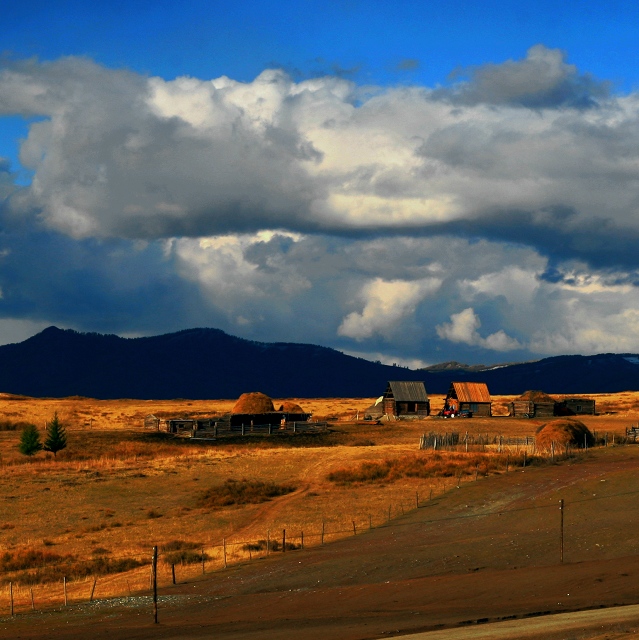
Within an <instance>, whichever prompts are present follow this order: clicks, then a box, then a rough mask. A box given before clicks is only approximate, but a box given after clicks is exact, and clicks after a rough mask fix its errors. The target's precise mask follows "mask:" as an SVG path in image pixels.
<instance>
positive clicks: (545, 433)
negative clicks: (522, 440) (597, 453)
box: [536, 418, 595, 450]
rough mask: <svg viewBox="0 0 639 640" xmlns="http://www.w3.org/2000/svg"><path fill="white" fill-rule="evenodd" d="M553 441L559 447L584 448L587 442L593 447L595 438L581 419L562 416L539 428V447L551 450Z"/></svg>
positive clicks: (537, 442) (537, 440) (537, 443)
mask: <svg viewBox="0 0 639 640" xmlns="http://www.w3.org/2000/svg"><path fill="white" fill-rule="evenodd" d="M553 442H554V443H555V447H558V448H559V449H562V448H565V447H566V445H570V446H573V447H581V448H583V447H584V444H585V443H587V444H588V446H589V447H592V446H593V445H594V444H595V439H594V437H593V435H592V433H591V432H590V429H588V427H587V426H586V425H585V424H584V423H583V422H581V421H580V420H571V419H570V418H562V419H561V420H553V421H552V422H548V423H546V424H542V425H541V427H539V429H537V439H536V446H537V449H540V450H550V448H551V443H553Z"/></svg>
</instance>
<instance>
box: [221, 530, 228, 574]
mask: <svg viewBox="0 0 639 640" xmlns="http://www.w3.org/2000/svg"><path fill="white" fill-rule="evenodd" d="M222 548H223V550H224V568H225V569H226V568H227V564H226V538H222Z"/></svg>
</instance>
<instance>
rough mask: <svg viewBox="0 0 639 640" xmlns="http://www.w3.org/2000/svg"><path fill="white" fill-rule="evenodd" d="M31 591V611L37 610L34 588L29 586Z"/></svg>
mask: <svg viewBox="0 0 639 640" xmlns="http://www.w3.org/2000/svg"><path fill="white" fill-rule="evenodd" d="M29 593H30V594H31V611H35V601H34V600H33V589H32V588H31V587H29Z"/></svg>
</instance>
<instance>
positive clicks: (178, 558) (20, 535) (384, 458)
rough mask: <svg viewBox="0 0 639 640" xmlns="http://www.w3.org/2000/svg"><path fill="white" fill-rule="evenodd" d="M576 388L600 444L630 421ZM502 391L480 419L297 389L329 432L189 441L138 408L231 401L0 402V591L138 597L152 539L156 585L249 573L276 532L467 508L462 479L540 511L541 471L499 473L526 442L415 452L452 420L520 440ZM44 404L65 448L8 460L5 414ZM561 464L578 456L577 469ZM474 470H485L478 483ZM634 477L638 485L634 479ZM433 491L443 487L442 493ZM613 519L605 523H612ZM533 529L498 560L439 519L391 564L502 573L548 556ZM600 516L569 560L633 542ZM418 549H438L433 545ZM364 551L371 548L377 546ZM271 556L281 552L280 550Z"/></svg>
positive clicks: (478, 537) (518, 466) (31, 414)
mask: <svg viewBox="0 0 639 640" xmlns="http://www.w3.org/2000/svg"><path fill="white" fill-rule="evenodd" d="M589 397H595V399H596V401H597V413H598V415H595V416H580V419H581V420H582V421H583V422H584V423H586V424H587V426H588V427H589V428H590V429H591V430H592V431H596V432H597V433H598V434H600V435H601V434H608V442H609V443H610V445H612V443H613V441H615V439H616V443H619V442H620V441H621V440H623V437H624V436H625V433H626V429H627V428H628V427H631V426H633V425H636V424H637V422H638V421H639V393H631V392H628V393H622V394H610V395H596V396H589ZM511 399H512V398H510V397H507V396H501V397H496V398H494V405H493V406H494V413H496V414H498V415H495V416H493V417H492V418H472V419H457V420H444V419H442V418H439V417H436V416H431V417H429V418H424V419H421V420H405V421H404V420H402V421H390V422H389V421H386V420H384V421H381V422H380V423H375V422H371V421H363V420H360V421H356V420H355V418H356V416H357V415H358V414H359V415H360V417H361V416H362V415H363V411H364V409H365V408H366V407H368V406H369V405H370V404H371V403H372V401H373V399H372V398H364V399H361V398H360V399H357V398H356V399H312V400H308V399H297V400H296V402H298V403H299V404H301V405H302V407H303V408H304V409H305V410H307V411H311V412H312V413H313V415H314V417H315V418H318V419H328V420H329V421H330V424H331V431H330V432H329V433H325V434H317V435H297V436H288V437H283V436H273V437H270V438H269V437H262V436H252V437H251V436H249V437H246V438H230V439H228V440H219V441H216V442H196V441H191V440H189V439H188V438H176V437H173V436H171V435H169V434H165V433H161V432H160V433H158V432H155V431H149V430H145V429H144V428H143V420H144V417H145V416H146V415H147V414H150V413H153V414H154V415H156V416H158V417H182V416H189V417H210V416H216V415H221V414H223V413H226V412H228V411H230V409H231V407H232V406H233V404H234V401H232V400H229V401H219V400H212V401H205V400H198V401H195V400H175V401H139V400H119V401H98V400H91V399H86V398H79V397H78V398H64V399H33V398H24V397H21V396H7V395H5V396H0V468H1V470H2V473H1V474H0V483H1V490H0V503H1V505H2V509H1V511H0V571H1V574H0V581H1V584H2V585H4V586H0V593H4V591H6V589H7V585H8V583H9V581H11V583H12V588H13V592H14V598H15V607H16V610H17V611H18V612H28V611H29V610H30V609H31V607H32V606H33V605H32V601H31V597H32V596H33V599H34V600H33V602H34V603H35V606H36V608H42V607H47V606H53V605H59V604H60V601H61V598H62V592H61V587H60V584H61V580H62V579H63V578H66V579H67V597H68V600H69V602H70V603H73V602H81V601H82V602H84V601H86V600H87V599H88V597H89V593H90V592H91V590H92V589H93V588H95V593H94V597H95V598H96V599H97V598H104V597H107V596H114V595H126V594H129V593H131V594H135V593H143V592H144V593H148V585H149V568H148V564H149V560H150V557H151V549H152V547H153V546H155V545H157V546H158V547H159V549H160V570H159V575H160V581H161V583H162V584H163V585H165V586H166V585H170V583H171V582H172V576H171V564H173V565H174V566H175V571H176V574H177V578H178V579H177V581H178V583H179V582H180V581H184V580H187V579H189V580H196V579H201V577H202V573H203V569H204V572H205V573H206V574H209V573H211V572H214V571H216V570H219V569H221V568H222V567H223V566H224V564H225V563H226V565H227V566H228V567H229V569H228V570H229V571H231V568H232V567H233V566H236V565H237V566H240V565H241V566H245V564H246V563H249V564H251V565H254V566H255V567H258V565H259V563H255V562H252V561H254V560H256V559H258V558H261V559H263V560H267V561H272V560H273V556H275V554H276V552H278V551H281V548H282V547H281V545H282V542H283V536H284V535H286V544H287V545H288V546H287V549H290V550H294V549H299V548H300V547H302V546H304V548H305V549H306V548H308V549H311V548H315V547H317V548H320V547H321V543H322V542H324V543H325V544H326V543H329V542H333V541H336V540H338V539H344V538H351V539H356V538H355V534H357V535H359V534H362V533H366V534H367V535H368V536H369V535H372V534H373V533H375V532H376V531H382V530H383V529H385V528H387V527H388V526H390V525H392V524H393V523H399V522H401V521H402V519H404V518H410V517H412V516H411V514H416V513H419V514H423V513H424V512H425V510H424V507H428V508H429V509H431V510H432V514H433V515H434V514H435V508H437V509H439V510H440V511H441V513H439V515H440V516H445V515H446V514H447V513H448V514H450V513H453V512H454V513H456V514H457V513H459V512H460V510H461V511H464V510H465V509H468V508H469V504H470V503H469V504H466V503H465V502H464V500H469V499H468V498H463V499H462V498H460V499H457V498H455V496H456V495H458V494H457V493H456V491H457V488H458V487H459V488H460V489H463V488H464V487H467V489H465V491H477V489H473V487H478V486H479V485H481V486H482V487H483V488H482V490H481V491H482V493H481V496H478V497H476V498H473V500H474V502H473V508H474V509H478V508H479V506H478V505H480V504H481V505H483V507H482V508H483V509H484V510H485V512H486V513H488V512H491V513H495V510H496V509H499V508H500V507H499V505H503V506H506V505H511V506H512V505H513V504H519V505H520V506H521V505H524V504H535V505H537V504H539V505H541V506H542V507H543V508H544V509H545V508H546V507H547V506H548V505H550V504H554V505H556V504H557V503H556V499H555V498H556V496H555V494H554V493H553V492H554V491H555V488H553V486H552V477H550V476H549V477H547V478H545V479H544V480H543V482H542V483H541V484H542V485H543V489H540V488H539V486H541V485H532V484H531V485H530V486H531V487H535V488H534V489H532V488H531V489H527V488H526V483H525V482H524V479H525V478H528V477H529V476H521V480H520V482H519V483H518V484H517V487H516V488H513V484H512V483H513V481H512V480H510V481H507V478H508V477H511V478H512V477H514V475H515V474H513V473H512V472H513V471H524V468H523V467H522V463H523V457H522V456H523V453H524V451H526V453H527V454H528V455H529V460H530V457H531V456H532V454H533V451H531V450H530V448H526V447H524V446H520V445H513V446H510V447H506V446H504V447H502V448H501V449H502V450H501V451H500V450H499V449H498V448H497V446H495V445H491V446H489V447H482V448H480V449H477V448H476V449H474V450H473V448H472V447H471V449H470V450H469V451H468V452H466V451H464V450H463V447H462V448H459V450H458V451H457V452H445V451H444V452H439V451H420V450H419V448H418V447H419V439H420V436H421V435H422V434H424V433H428V432H435V433H444V432H447V431H448V432H450V431H451V430H456V431H459V432H461V433H465V432H468V433H469V434H471V435H477V434H489V435H501V436H504V437H505V438H507V437H519V438H523V437H525V436H532V435H534V433H535V431H536V429H537V428H538V427H539V426H540V425H541V424H543V423H544V420H536V419H520V418H517V419H515V418H510V417H508V416H507V415H506V414H507V403H508V402H509V401H510V400H511ZM431 402H432V404H431V406H432V408H433V411H434V412H437V411H438V410H439V409H440V408H441V406H443V396H435V397H433V398H431ZM54 413H57V414H58V416H59V418H60V420H61V422H62V423H63V424H64V425H65V427H66V430H67V437H68V447H67V448H66V449H65V450H63V451H61V452H59V453H58V455H57V456H56V457H55V458H54V457H53V456H52V455H51V454H49V453H44V452H41V453H38V454H37V455H35V456H33V457H32V458H28V457H26V456H24V455H22V454H20V453H19V451H18V448H17V446H18V443H19V440H20V428H19V425H20V424H21V423H25V422H31V423H34V424H36V425H37V426H38V427H39V429H40V432H41V435H42V437H43V438H44V436H45V431H44V426H45V422H46V421H47V420H50V419H51V418H52V417H53V415H54ZM14 427H17V428H15V430H14ZM613 435H614V438H613ZM608 449H609V450H610V452H613V449H616V450H618V451H628V452H632V453H628V454H624V455H625V457H623V456H622V457H621V458H619V459H616V461H615V462H614V463H613V466H614V465H616V467H615V469H617V471H619V472H621V471H623V472H624V473H633V474H634V473H635V471H636V470H637V466H639V457H638V456H636V455H634V451H639V447H637V449H635V448H634V446H632V447H630V446H629V447H615V448H613V447H612V446H611V447H608ZM608 449H607V450H606V453H607V451H608ZM593 455H594V454H593ZM602 455H603V454H602ZM578 460H579V459H578ZM529 464H530V462H529ZM540 464H541V466H539V465H538V466H536V467H535V466H533V468H530V467H527V468H526V469H525V470H526V471H528V472H529V473H530V474H535V473H537V474H542V473H551V475H552V474H553V473H554V472H553V471H552V468H553V467H552V466H548V465H547V463H540ZM544 464H545V465H546V466H544ZM565 464H569V463H565ZM559 466H561V464H560V465H559ZM569 466H570V467H571V468H572V467H575V468H579V469H582V470H583V469H585V468H586V467H585V466H584V465H583V464H582V465H580V464H572V463H570V464H569ZM587 469H588V473H586V474H585V475H584V476H583V477H581V476H580V479H579V480H578V481H577V480H575V481H574V482H573V484H575V486H577V485H579V487H580V488H579V490H577V489H576V488H575V489H571V491H573V493H574V494H575V495H574V496H572V497H573V498H575V499H577V498H583V496H586V495H590V494H592V495H595V494H596V493H597V491H598V487H599V482H600V480H601V479H602V478H600V477H599V476H600V474H599V471H598V470H597V464H596V461H595V460H594V459H593V460H590V459H589V460H588V466H587ZM620 470H621V471H620ZM635 475H637V474H635ZM530 477H533V476H532V475H531V476H530ZM539 477H541V476H539ZM478 478H479V479H481V480H482V482H477V481H478ZM624 478H625V476H624ZM486 479H488V480H490V483H486V482H485V480H486ZM544 483H545V484H544ZM624 483H626V480H625V479H624V480H622V479H617V480H614V481H613V480H611V481H610V485H606V488H607V489H608V488H610V490H612V488H611V487H612V485H613V484H614V492H617V493H618V492H623V489H624V487H626V488H628V485H627V484H624ZM591 485H592V486H591ZM584 487H585V488H584ZM631 489H632V490H635V489H639V484H637V486H636V487H635V486H634V485H633V487H631ZM580 491H581V493H579V492H580ZM582 494H583V495H582ZM459 495H462V494H459ZM464 495H468V494H464ZM565 495H566V497H569V495H570V494H569V493H568V492H567V493H566V494H565ZM615 495H616V493H615ZM440 497H441V498H443V499H445V501H444V502H442V503H441V504H440V503H439V502H438V499H439V498H440ZM460 500H461V502H460ZM536 500H538V502H535V501H536ZM446 501H447V502H446ZM553 501H554V502H553ZM462 502H463V504H462ZM436 504H437V505H439V506H437V507H436ZM464 505H465V506H464ZM418 506H419V508H417V507H418ZM542 511H543V509H542ZM544 513H546V512H544ZM573 513H576V511H573ZM638 515H639V514H638ZM628 517H629V518H630V520H629V522H635V524H636V522H639V519H637V520H634V518H635V515H634V512H633V514H632V516H631V517H630V516H628ZM579 518H582V519H583V523H582V524H583V525H584V526H585V524H586V523H587V522H590V523H592V522H593V520H592V518H591V517H590V516H589V515H588V514H587V513H586V512H583V513H580V514H579ZM506 520H507V519H506V518H504V519H503V522H504V523H505V522H506ZM487 522H488V521H487ZM509 522H510V520H509ZM513 522H514V521H513ZM615 522H616V521H615ZM624 522H625V521H622V520H620V521H619V522H616V525H618V526H620V527H621V526H626V525H625V524H624ZM513 526H515V525H513ZM527 526H528V525H527ZM531 526H532V525H531ZM538 526H539V531H542V530H543V535H541V534H540V535H539V536H537V537H535V536H532V537H531V536H530V535H528V534H526V536H527V537H526V542H525V543H522V542H521V541H518V540H517V539H516V535H520V536H522V538H523V537H524V532H523V531H522V532H519V533H517V534H516V535H515V537H513V536H511V537H513V540H514V542H511V543H509V544H510V546H511V547H512V548H515V547H516V548H517V549H518V550H519V552H520V553H521V552H522V551H521V550H522V549H523V550H525V552H524V553H523V555H524V556H525V557H527V558H528V560H525V559H522V558H519V560H513V557H514V556H508V555H506V556H503V557H501V556H500V557H499V558H497V559H496V558H495V556H494V548H491V546H492V543H488V542H487V541H488V540H491V539H492V538H491V536H494V533H491V531H490V527H489V526H488V524H487V523H485V524H484V525H481V524H477V525H476V526H475V527H474V529H473V530H472V536H471V538H470V539H468V540H466V541H465V542H464V541H463V538H464V536H466V537H467V536H468V535H470V532H471V530H470V529H468V528H465V529H464V530H463V531H462V530H460V532H458V533H459V534H460V535H461V538H459V537H457V538H456V537H455V536H457V535H458V533H454V532H453V531H452V530H451V531H450V532H448V533H442V531H440V532H439V533H438V534H437V536H436V537H437V540H435V538H431V539H430V541H429V542H428V545H430V547H429V553H431V554H434V557H435V558H436V559H431V560H430V561H429V562H428V563H427V564H424V562H421V563H418V564H417V565H411V564H410V563H409V564H408V565H405V566H404V565H403V564H402V562H397V563H396V564H395V570H396V571H398V570H400V568H402V567H403V569H402V571H403V572H402V574H401V575H402V576H403V579H405V580H406V579H409V578H411V576H412V577H414V578H415V579H416V578H418V577H423V576H424V575H440V574H446V573H451V572H453V573H460V572H461V573H462V574H467V573H468V572H471V570H472V571H475V570H479V569H481V568H482V567H490V568H492V569H499V570H502V569H505V568H507V567H508V566H509V565H510V566H512V565H514V564H516V565H518V566H537V565H539V564H541V565H546V564H548V554H549V553H552V554H555V555H556V553H555V551H554V550H553V551H549V549H554V547H555V546H556V544H555V539H554V538H552V536H550V534H548V527H547V526H546V524H545V523H542V524H539V525H538ZM597 526H599V527H600V529H601V531H600V532H599V533H598V536H599V537H598V538H597V542H592V543H589V542H588V537H587V535H586V534H585V533H583V534H579V535H580V536H581V537H579V542H578V545H577V542H575V541H573V542H574V544H573V546H572V550H571V553H572V554H573V559H574V560H575V561H582V560H584V559H586V558H589V557H590V555H588V554H586V548H588V549H589V552H588V553H591V552H592V554H594V555H593V556H592V558H593V559H595V560H597V561H603V560H606V559H610V558H617V557H622V556H624V555H632V554H635V553H638V552H639V547H637V545H636V544H635V541H634V537H633V536H629V537H628V538H627V539H625V540H623V541H622V540H621V537H619V539H617V534H616V532H615V530H614V527H610V526H608V527H607V525H606V523H605V522H604V523H599V524H598V525H597ZM634 526H635V525H633V527H634ZM606 527H607V528H606ZM371 529H372V531H371ZM284 531H285V532H286V533H284ZM507 535H510V534H507ZM447 536H450V537H447ZM549 536H550V537H549ZM362 540H364V538H362ZM453 540H454V547H455V548H454V550H455V552H454V553H453V547H452V546H451V545H453ZM575 540H576V539H575ZM471 543H472V544H473V545H475V546H477V545H479V547H481V548H482V549H483V551H482V553H480V554H479V555H478V556H477V554H474V553H473V552H472V551H471V549H470V546H469V545H470V544H471ZM369 544H372V543H369ZM489 544H490V545H491V546H489ZM495 544H497V543H495ZM432 545H436V552H435V547H432ZM464 545H466V547H465V546H464ZM321 548H327V547H321ZM577 548H578V549H579V554H578V553H576V549H577ZM375 553H376V554H379V553H381V554H384V553H386V551H384V549H383V544H382V542H379V544H378V547H376V550H375ZM267 554H269V555H271V558H270V559H269V558H267V557H266V556H267ZM283 555H284V554H281V553H278V554H277V557H278V558H282V556H283ZM290 555H291V556H293V555H295V554H290ZM367 562H368V561H367ZM376 562H377V561H376ZM364 564H366V562H364ZM377 564H379V562H377ZM381 564H382V565H383V564H384V563H381ZM362 566H363V565H362ZM380 566H381V565H380ZM386 570H387V571H390V569H386ZM255 571H258V569H257V568H256V569H255ZM349 571H351V573H353V575H360V573H359V572H362V571H363V572H364V573H365V574H366V575H367V576H368V579H370V580H373V577H372V576H375V575H376V571H378V572H379V573H380V576H379V577H381V575H382V574H383V573H384V570H383V569H377V570H374V569H373V567H372V566H371V567H369V569H366V570H364V569H361V567H360V568H359V569H356V568H354V567H352V568H351V569H349ZM338 573H339V571H338ZM389 575H390V574H389ZM300 579H301V582H299V581H296V580H297V579H295V578H291V581H292V583H294V584H296V585H297V586H296V587H294V588H301V587H302V586H303V584H304V581H306V580H307V579H308V574H305V575H304V576H301V577H300ZM94 580H97V583H94ZM319 580H321V581H325V580H326V578H325V577H320V578H319ZM359 580H360V578H357V579H356V580H355V582H356V583H358V581H359ZM329 582H330V580H329ZM348 582H349V584H350V583H352V580H349V581H348ZM336 584H338V583H336ZM234 588H236V589H239V587H234ZM265 588H266V587H265ZM269 588H270V587H269ZM291 588H293V587H291ZM3 590H4V591H3ZM145 590H146V591H145ZM637 601H639V591H638V592H637ZM6 607H7V605H6V602H5V598H4V597H3V596H0V609H3V608H4V609H6ZM460 615H461V614H460ZM451 616H453V614H451ZM495 616H497V614H495ZM453 617H454V616H453ZM354 637H355V636H354ZM362 637H364V636H362Z"/></svg>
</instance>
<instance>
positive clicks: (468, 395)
mask: <svg viewBox="0 0 639 640" xmlns="http://www.w3.org/2000/svg"><path fill="white" fill-rule="evenodd" d="M446 409H448V410H452V411H454V413H455V414H459V413H462V412H470V413H471V414H472V415H474V416H491V415H492V401H491V399H490V393H489V392H488V385H487V384H486V383H485V382H452V383H451V385H450V389H449V390H448V394H447V396H446V403H445V405H444V410H446Z"/></svg>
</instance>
